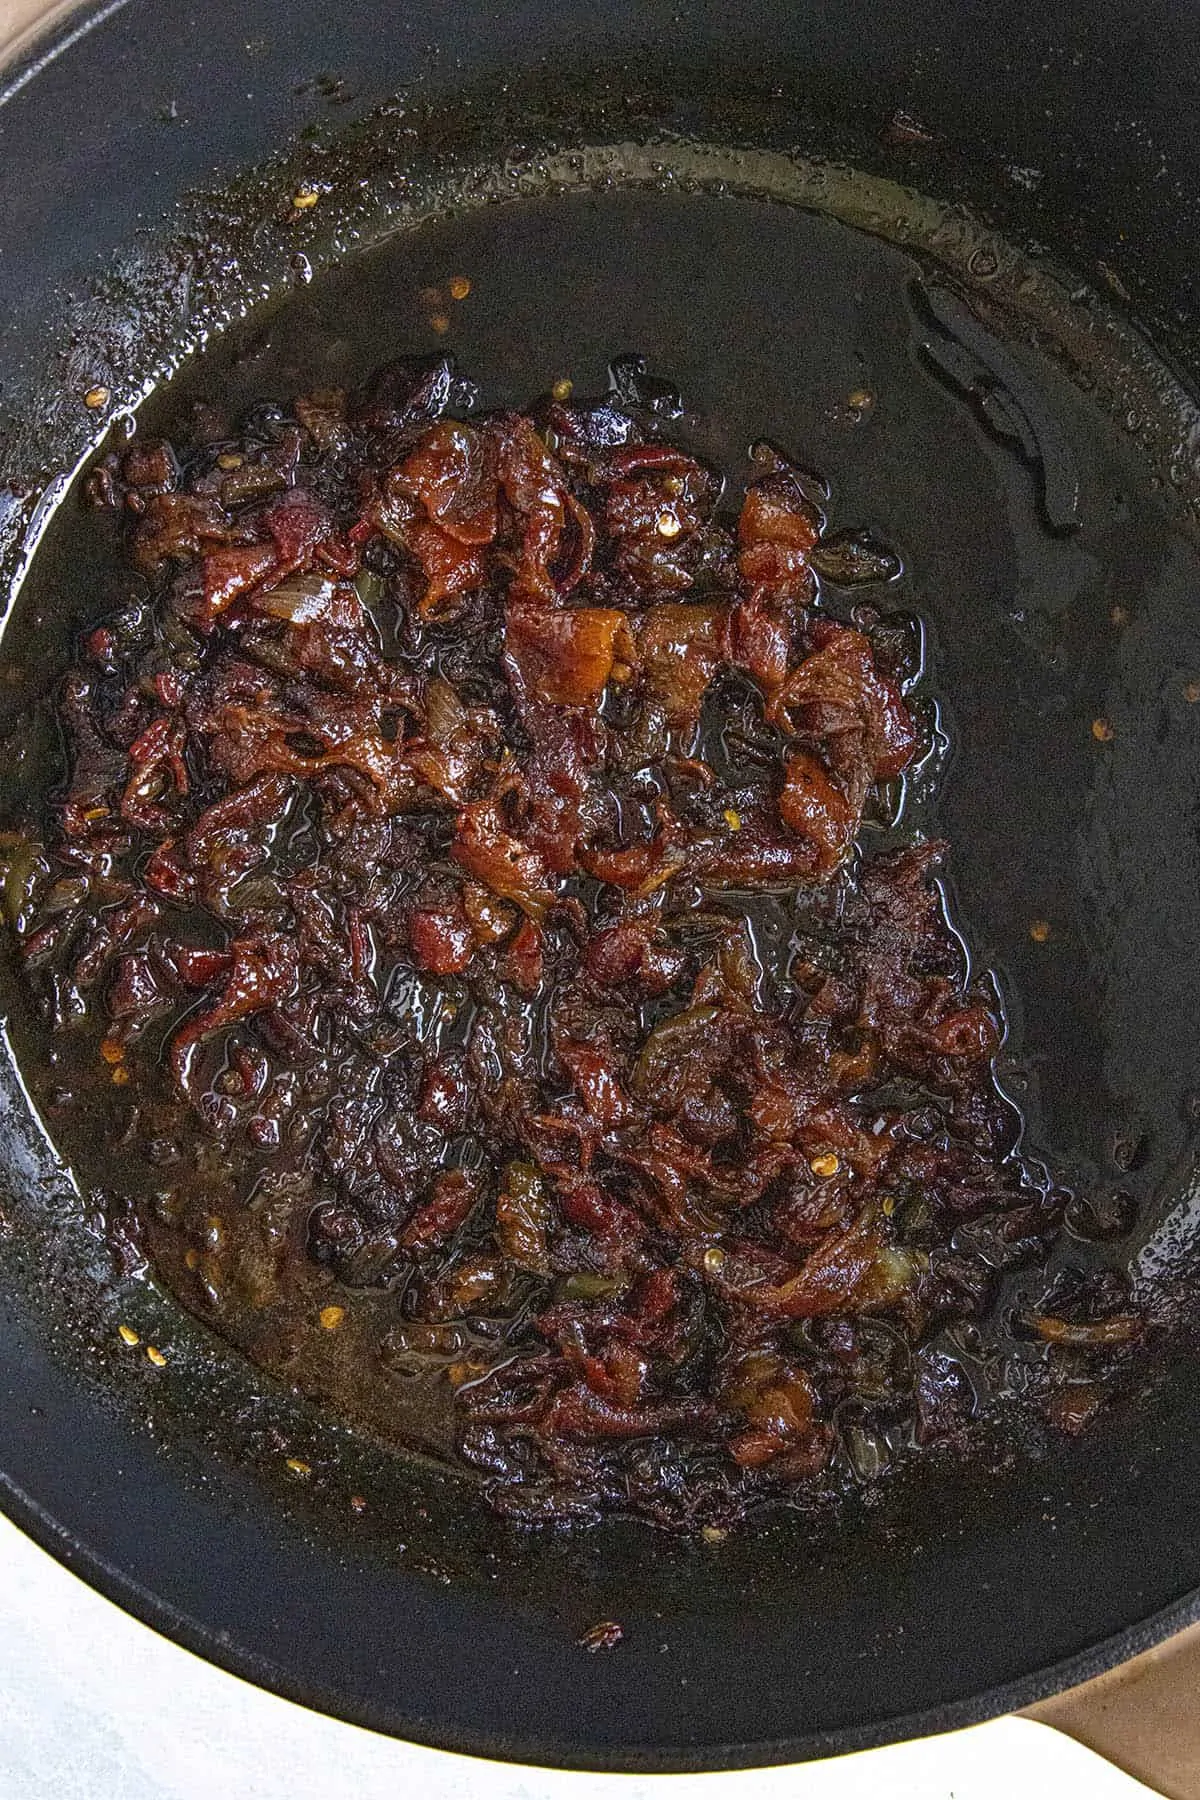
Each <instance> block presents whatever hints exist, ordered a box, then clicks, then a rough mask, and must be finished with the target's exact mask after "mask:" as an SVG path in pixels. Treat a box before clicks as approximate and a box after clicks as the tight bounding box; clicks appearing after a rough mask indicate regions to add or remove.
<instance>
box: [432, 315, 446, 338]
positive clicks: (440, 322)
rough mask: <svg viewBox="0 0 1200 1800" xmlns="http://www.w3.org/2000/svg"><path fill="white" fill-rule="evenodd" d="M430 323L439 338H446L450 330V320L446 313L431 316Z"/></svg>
mask: <svg viewBox="0 0 1200 1800" xmlns="http://www.w3.org/2000/svg"><path fill="white" fill-rule="evenodd" d="M429 323H430V325H431V326H432V327H433V329H434V331H436V332H437V334H438V336H439V337H442V336H444V334H445V333H446V332H447V331H449V329H450V320H449V317H448V316H447V314H446V313H434V314H433V315H432V316H431V318H430V320H429Z"/></svg>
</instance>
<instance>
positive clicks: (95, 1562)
mask: <svg viewBox="0 0 1200 1800" xmlns="http://www.w3.org/2000/svg"><path fill="white" fill-rule="evenodd" d="M0 1513H3V1514H4V1516H5V1517H6V1518H7V1519H9V1521H10V1522H11V1523H12V1524H14V1525H16V1526H17V1527H18V1529H19V1530H21V1531H23V1532H24V1533H25V1535H26V1537H28V1538H30V1539H31V1540H32V1541H33V1542H34V1543H35V1544H37V1545H38V1546H39V1548H40V1549H42V1550H44V1551H45V1552H46V1553H47V1554H48V1555H50V1556H52V1557H53V1558H54V1560H55V1561H56V1562H57V1563H58V1564H59V1565H60V1567H62V1568H64V1569H66V1570H67V1571H68V1572H69V1573H70V1574H72V1575H74V1576H76V1577H77V1578H78V1579H79V1580H81V1581H83V1582H84V1583H85V1584H86V1585H87V1586H88V1587H90V1588H92V1589H93V1590H94V1591H95V1592H96V1593H98V1594H100V1595H101V1596H102V1597H103V1598H104V1599H106V1600H108V1601H110V1602H111V1603H112V1604H113V1605H114V1606H117V1607H119V1608H120V1609H121V1611H122V1612H125V1613H128V1614H129V1615H130V1616H131V1617H132V1618H134V1619H136V1620H138V1622H139V1623H140V1624H142V1625H145V1626H147V1627H149V1629H150V1630H152V1631H155V1632H157V1633H158V1634H159V1635H160V1636H161V1637H164V1638H166V1639H167V1640H168V1641H169V1642H171V1643H174V1644H177V1645H178V1646H179V1648H180V1649H183V1650H186V1651H188V1652H190V1654H191V1655H193V1656H198V1657H199V1658H200V1659H201V1660H202V1661H204V1662H207V1663H210V1664H212V1665H213V1666H214V1667H216V1668H219V1669H222V1670H224V1671H225V1673H226V1674H228V1675H233V1676H236V1677H237V1678H238V1679H239V1680H241V1681H246V1682H249V1683H250V1684H251V1685H252V1686H254V1687H258V1688H262V1689H263V1690H265V1691H266V1692H268V1693H272V1694H275V1695H276V1696H278V1697H279V1698H280V1699H282V1700H287V1701H289V1702H290V1703H291V1704H292V1705H296V1706H303V1707H306V1708H307V1709H308V1710H309V1711H315V1712H319V1713H322V1714H324V1715H325V1716H326V1717H328V1718H333V1719H338V1720H341V1721H342V1722H343V1723H344V1724H347V1725H354V1726H357V1727H359V1728H360V1729H362V1730H366V1731H373V1732H376V1733H378V1734H379V1735H381V1736H385V1737H392V1738H396V1739H398V1740H400V1741H401V1742H405V1743H411V1744H417V1745H420V1746H421V1747H423V1748H425V1749H430V1750H441V1751H446V1752H448V1753H450V1754H451V1755H455V1756H465V1757H471V1758H473V1759H475V1760H477V1761H483V1762H500V1763H506V1764H513V1765H516V1766H519V1767H526V1768H545V1769H557V1770H562V1771H568V1772H574V1773H579V1774H608V1775H697V1774H718V1773H729V1772H734V1771H738V1770H747V1769H765V1768H779V1767H787V1766H788V1765H791V1764H796V1765H799V1764H803V1763H807V1762H816V1761H820V1760H832V1759H835V1758H838V1757H842V1756H849V1755H853V1754H855V1753H859V1752H862V1751H866V1750H882V1749H886V1748H887V1747H888V1746H889V1745H892V1744H901V1743H907V1742H910V1741H912V1740H913V1739H916V1738H925V1737H938V1736H942V1735H944V1734H946V1733H948V1732H953V1731H962V1730H965V1729H966V1728H967V1727H969V1726H972V1725H980V1724H983V1723H985V1722H986V1721H988V1720H990V1719H996V1718H1002V1717H1006V1716H1008V1715H1010V1714H1016V1713H1020V1712H1023V1711H1024V1710H1025V1709H1026V1708H1027V1707H1030V1706H1033V1705H1034V1704H1036V1703H1037V1702H1038V1701H1040V1700H1045V1699H1049V1698H1050V1697H1051V1696H1052V1695H1054V1694H1059V1693H1064V1692H1066V1690H1067V1689H1069V1688H1073V1687H1077V1686H1079V1685H1080V1684H1081V1683H1083V1682H1086V1681H1091V1680H1093V1679H1094V1678H1095V1677H1097V1676H1099V1675H1104V1674H1107V1673H1108V1672H1109V1671H1110V1670H1112V1669H1114V1668H1116V1667H1117V1666H1118V1665H1119V1664H1121V1663H1124V1662H1127V1661H1129V1660H1130V1659H1131V1658H1132V1657H1135V1656H1138V1655H1140V1654H1141V1653H1142V1652H1143V1651H1145V1650H1150V1649H1152V1648H1153V1647H1154V1646H1155V1645H1157V1644H1160V1643H1163V1642H1164V1641H1165V1640H1166V1639H1167V1638H1169V1637H1172V1636H1174V1635H1175V1634H1176V1633H1177V1632H1180V1631H1183V1630H1184V1629H1185V1628H1186V1627H1187V1626H1189V1625H1194V1624H1196V1623H1197V1622H1198V1621H1200V1588H1192V1589H1189V1590H1188V1591H1187V1592H1185V1593H1184V1594H1182V1595H1181V1596H1180V1597H1179V1598H1178V1599H1177V1600H1175V1601H1173V1602H1172V1603H1171V1604H1170V1605H1168V1606H1166V1607H1161V1608H1159V1609H1158V1610H1157V1611H1155V1612H1153V1613H1150V1614H1148V1615H1147V1616H1146V1617H1145V1618H1143V1619H1138V1620H1136V1621H1134V1622H1133V1623H1132V1624H1130V1625H1127V1626H1125V1627H1123V1629H1122V1630H1120V1631H1119V1632H1115V1633H1113V1634H1112V1635H1111V1636H1109V1637H1106V1638H1103V1639H1101V1640H1100V1641H1099V1642H1098V1643H1095V1644H1092V1645H1088V1646H1085V1647H1084V1648H1083V1649H1081V1650H1078V1651H1075V1652H1073V1653H1072V1654H1070V1655H1068V1656H1065V1657H1062V1658H1060V1659H1059V1660H1057V1661H1055V1662H1051V1663H1047V1664H1044V1665H1042V1666H1041V1667H1040V1668H1037V1669H1034V1670H1032V1671H1030V1672H1028V1673H1026V1674H1024V1675H1019V1676H1016V1677H1014V1678H1013V1679H1012V1680H1011V1681H1006V1682H1003V1683H1001V1684H1000V1685H999V1686H998V1687H992V1688H985V1689H983V1690H982V1691H980V1692H977V1693H970V1694H965V1695H962V1696H960V1697H959V1698H957V1699H954V1700H948V1701H945V1702H944V1703H943V1704H941V1705H939V1706H934V1707H927V1708H922V1709H918V1710H917V1711H914V1712H908V1713H901V1714H899V1715H897V1716H896V1717H893V1718H885V1719H880V1720H876V1721H874V1722H873V1723H871V1724H864V1725H847V1726H840V1727H837V1728H833V1729H826V1730H819V1731H812V1732H801V1733H798V1734H797V1735H796V1736H795V1737H787V1738H770V1739H764V1740H761V1741H754V1742H739V1743H722V1744H715V1745H709V1744H706V1745H703V1746H696V1745H688V1744H662V1743H660V1744H656V1745H654V1746H653V1747H648V1746H646V1745H644V1744H636V1743H634V1744H627V1745H621V1746H617V1747H614V1748H611V1749H608V1750H605V1751H590V1752H588V1751H583V1750H580V1751H573V1750H571V1749H569V1748H567V1747H566V1746H564V1745H562V1744H559V1743H554V1742H549V1741H546V1740H545V1739H539V1738H537V1737H534V1736H525V1735H522V1734H514V1735H513V1736H512V1737H505V1738H501V1737H498V1736H497V1735H495V1734H493V1733H488V1732H480V1731H472V1730H470V1729H469V1728H465V1727H462V1726H458V1727H455V1726H444V1727H441V1728H434V1727H431V1726H430V1725H429V1724H428V1722H427V1721H425V1720H422V1719H419V1718H415V1717H412V1716H409V1717H404V1716H402V1713H401V1712H400V1710H399V1709H393V1708H391V1707H388V1708H384V1707H381V1706H375V1705H371V1704H369V1703H363V1702H361V1701H355V1700H354V1699H353V1698H351V1697H350V1696H348V1695H345V1694H340V1693H337V1692H335V1691H334V1690H333V1689H328V1690H322V1691H321V1692H316V1693H314V1692H312V1691H306V1689H305V1684H304V1682H303V1681H302V1680H300V1679H299V1678H297V1677H295V1676H293V1675H291V1674H290V1673H289V1672H288V1671H287V1670H286V1669H284V1668H282V1667H281V1666H280V1665H279V1664H277V1663H275V1662H273V1661H271V1660H270V1659H268V1658H266V1657H263V1656H258V1655H255V1654H254V1653H252V1652H250V1651H247V1650H244V1649H241V1648H239V1646H238V1645H236V1644H235V1643H233V1642H232V1641H231V1640H230V1638H229V1637H228V1636H227V1634H225V1633H223V1632H220V1631H218V1630H216V1629H215V1628H214V1627H212V1626H210V1625H205V1624H204V1623H202V1622H201V1621H200V1620H199V1619H197V1618H195V1617H194V1616H192V1615H191V1614H188V1613H186V1612H184V1611H183V1610H182V1609H181V1608H178V1607H175V1606H172V1605H170V1604H169V1603H168V1602H166V1601H163V1600H161V1599H159V1598H158V1597H157V1596H156V1595H154V1594H152V1593H150V1592H149V1590H148V1589H146V1588H145V1587H143V1586H142V1585H141V1583H140V1582H138V1581H136V1580H135V1579H133V1577H131V1576H130V1575H128V1574H127V1573H126V1572H125V1571H124V1570H122V1569H120V1568H118V1567H117V1566H116V1565H115V1564H112V1563H109V1562H107V1561H106V1560H105V1559H104V1558H103V1557H102V1556H100V1555H99V1554H98V1553H97V1552H95V1551H93V1550H91V1549H89V1547H88V1546H87V1545H86V1544H84V1543H82V1542H80V1541H79V1540H77V1539H75V1538H73V1537H72V1536H71V1534H70V1533H69V1532H68V1531H67V1529H66V1528H65V1527H63V1526H61V1525H59V1524H58V1522H57V1521H56V1520H55V1519H54V1518H53V1517H52V1516H51V1515H50V1513H49V1512H48V1511H47V1510H46V1509H45V1508H44V1507H42V1506H40V1505H39V1503H38V1502H37V1501H36V1500H35V1499H34V1498H33V1497H32V1496H31V1495H29V1494H27V1493H26V1492H25V1491H24V1490H23V1489H22V1488H20V1487H19V1486H18V1485H17V1484H16V1483H15V1482H13V1481H11V1480H10V1479H9V1477H7V1476H6V1475H4V1474H3V1472H0Z"/></svg>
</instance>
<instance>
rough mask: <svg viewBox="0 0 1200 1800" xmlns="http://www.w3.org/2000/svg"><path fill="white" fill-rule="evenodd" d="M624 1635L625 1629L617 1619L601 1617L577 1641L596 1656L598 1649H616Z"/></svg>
mask: <svg viewBox="0 0 1200 1800" xmlns="http://www.w3.org/2000/svg"><path fill="white" fill-rule="evenodd" d="M624 1636H625V1633H624V1631H623V1630H622V1628H621V1626H620V1625H618V1624H617V1621H616V1620H615V1619H601V1620H600V1622H599V1624H597V1625H592V1626H590V1627H589V1628H588V1630H587V1631H585V1632H584V1633H583V1636H582V1637H579V1638H577V1639H576V1640H575V1641H576V1643H577V1644H578V1645H579V1647H580V1648H581V1649H582V1650H586V1651H587V1652H588V1654H589V1655H590V1656H595V1654H596V1652H597V1650H615V1649H616V1647H617V1645H618V1644H619V1643H620V1642H621V1639H622V1638H623V1637H624Z"/></svg>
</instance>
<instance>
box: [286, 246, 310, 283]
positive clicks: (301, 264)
mask: <svg viewBox="0 0 1200 1800" xmlns="http://www.w3.org/2000/svg"><path fill="white" fill-rule="evenodd" d="M290 267H291V271H292V274H293V275H294V276H295V277H296V280H297V281H299V282H300V283H301V284H302V285H303V286H304V287H307V286H308V284H309V282H310V281H311V280H312V278H313V272H312V264H311V263H310V262H309V260H308V258H307V256H303V255H301V254H300V252H297V253H296V255H295V256H293V257H292V259H291V263H290Z"/></svg>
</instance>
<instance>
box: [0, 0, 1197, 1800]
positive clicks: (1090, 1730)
mask: <svg viewBox="0 0 1200 1800" xmlns="http://www.w3.org/2000/svg"><path fill="white" fill-rule="evenodd" d="M72 4H73V0H59V3H58V4H47V0H0V58H4V57H7V56H9V55H11V54H13V53H14V52H18V51H19V50H20V49H21V48H22V46H23V44H24V43H25V42H27V41H28V39H29V37H30V35H31V33H32V32H33V31H34V28H35V26H36V25H37V24H38V22H39V21H43V22H44V21H47V20H49V19H52V18H53V17H55V16H56V15H60V14H62V13H65V12H68V11H70V10H71V6H72ZM1198 1699H1200V1625H1197V1626H1195V1627H1193V1628H1192V1629H1191V1630H1190V1631H1185V1632H1183V1633H1181V1634H1180V1635H1179V1636H1178V1637H1176V1638H1172V1639H1171V1640H1170V1641H1169V1642H1168V1643H1166V1644H1164V1645H1161V1646H1160V1647H1159V1648H1158V1649H1156V1650H1150V1651H1147V1652H1146V1654H1145V1655H1143V1656H1139V1657H1137V1658H1135V1659H1134V1661H1133V1662H1131V1663H1126V1664H1125V1665H1124V1667H1122V1668H1120V1669H1116V1670H1114V1671H1113V1672H1112V1673H1111V1674H1109V1675H1104V1676H1101V1677H1099V1678H1098V1679H1097V1680H1096V1681H1091V1682H1088V1683H1087V1684H1086V1685H1085V1686H1083V1687H1078V1688H1073V1689H1071V1690H1070V1692H1068V1693H1066V1694H1060V1695H1058V1696H1057V1697H1056V1698H1054V1699H1053V1700H1047V1701H1043V1702H1042V1703H1041V1705H1039V1706H1035V1707H1031V1708H1030V1709H1029V1713H1028V1715H1027V1716H1028V1717H1030V1718H1034V1719H1040V1720H1041V1721H1043V1722H1044V1723H1045V1724H1048V1725H1055V1726H1057V1727H1058V1728H1059V1729H1060V1730H1062V1731H1066V1732H1069V1733H1070V1734H1071V1735H1072V1736H1073V1737H1077V1738H1079V1739H1080V1740H1081V1742H1083V1743H1085V1744H1087V1745H1089V1746H1090V1747H1091V1748H1092V1749H1094V1750H1098V1751H1099V1752H1100V1753H1101V1754H1102V1755H1104V1756H1107V1757H1110V1758H1111V1759H1112V1761H1113V1762H1115V1763H1118V1764H1119V1765H1120V1766H1121V1767H1122V1768H1124V1769H1126V1770H1128V1772H1129V1773H1130V1774H1131V1775H1135V1776H1137V1777H1138V1778H1139V1779H1140V1780H1142V1781H1144V1782H1146V1783H1148V1784H1149V1785H1150V1786H1151V1787H1156V1788H1158V1789H1160V1791H1161V1792H1162V1793H1164V1794H1166V1795H1168V1796H1170V1800H1200V1704H1198Z"/></svg>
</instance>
